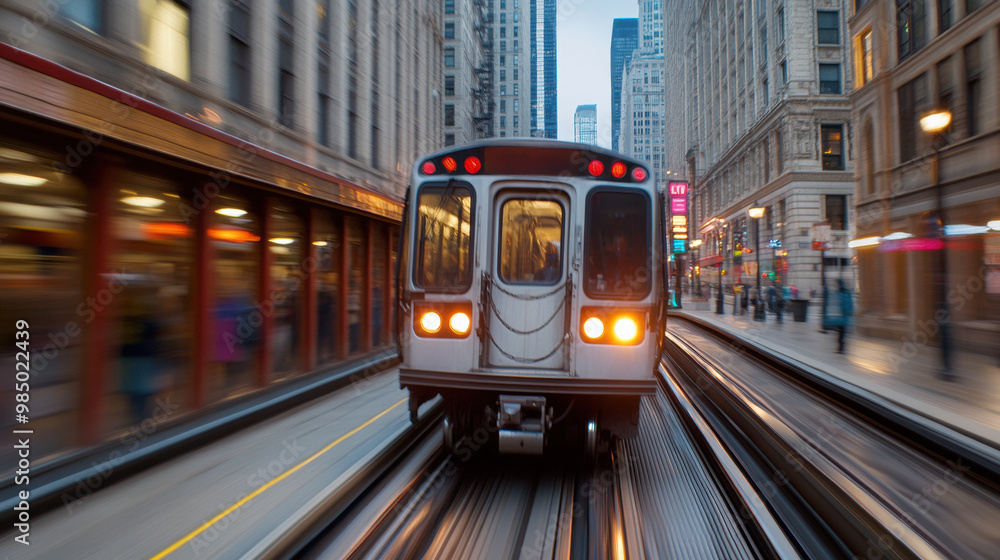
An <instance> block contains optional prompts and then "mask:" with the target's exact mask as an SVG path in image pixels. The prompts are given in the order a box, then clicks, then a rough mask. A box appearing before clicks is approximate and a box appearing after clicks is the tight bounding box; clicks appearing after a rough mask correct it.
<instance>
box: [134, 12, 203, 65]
mask: <svg viewBox="0 0 1000 560" xmlns="http://www.w3.org/2000/svg"><path fill="white" fill-rule="evenodd" d="M138 4H139V20H140V33H141V35H140V37H141V41H140V43H141V46H142V49H143V60H144V61H145V62H146V63H147V64H149V65H150V66H155V67H156V68H159V69H160V70H163V71H164V72H169V73H171V74H173V75H174V76H177V77H178V78H181V79H183V80H190V79H191V55H190V52H191V30H190V19H191V9H190V8H189V7H188V5H187V3H182V2H177V1H175V0H139V2H138Z"/></svg>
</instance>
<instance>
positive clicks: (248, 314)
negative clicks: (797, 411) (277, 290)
mask: <svg viewBox="0 0 1000 560" xmlns="http://www.w3.org/2000/svg"><path fill="white" fill-rule="evenodd" d="M230 189H232V187H230ZM253 210H254V208H253V205H252V204H251V201H250V200H249V199H248V198H246V197H244V196H239V195H236V194H227V195H220V196H218V197H216V199H215V205H214V206H213V207H212V217H211V220H210V226H209V230H208V236H209V241H210V242H211V244H212V253H213V261H212V272H213V279H212V284H213V286H214V290H215V294H214V304H213V309H212V311H213V313H212V317H213V320H212V322H213V333H212V349H211V350H212V352H213V355H212V369H211V373H210V379H209V390H210V395H209V396H210V400H217V399H220V398H224V397H225V396H228V395H232V394H235V393H238V392H242V391H244V390H246V389H247V388H248V387H249V386H250V385H251V383H252V382H253V379H254V372H255V371H256V367H257V363H258V361H257V360H258V350H259V347H260V343H261V339H262V330H261V326H262V325H263V319H264V317H263V312H264V310H262V309H260V308H259V307H257V305H256V304H257V303H260V302H259V301H258V278H259V276H260V256H259V255H260V250H259V243H260V221H259V219H258V217H257V215H256V214H255V213H254V211H253Z"/></svg>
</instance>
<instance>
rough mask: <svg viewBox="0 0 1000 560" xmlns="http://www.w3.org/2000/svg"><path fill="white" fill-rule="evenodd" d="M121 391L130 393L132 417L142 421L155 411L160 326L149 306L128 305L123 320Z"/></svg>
mask: <svg viewBox="0 0 1000 560" xmlns="http://www.w3.org/2000/svg"><path fill="white" fill-rule="evenodd" d="M120 352H121V367H122V380H121V388H122V391H123V392H124V393H125V394H127V395H128V400H129V411H130V413H131V419H132V421H133V422H135V423H139V422H142V421H143V420H145V419H146V418H149V417H150V416H151V415H152V407H151V406H150V405H151V401H152V399H153V397H154V396H155V395H156V394H157V393H158V392H159V391H160V388H161V387H160V386H161V380H162V375H161V373H162V372H161V367H160V363H159V362H160V326H159V324H158V322H157V320H156V316H155V315H154V314H153V312H152V311H151V308H150V306H149V305H148V304H147V305H144V304H143V303H141V302H130V304H128V305H127V308H126V311H125V314H124V316H123V317H122V323H121V347H120Z"/></svg>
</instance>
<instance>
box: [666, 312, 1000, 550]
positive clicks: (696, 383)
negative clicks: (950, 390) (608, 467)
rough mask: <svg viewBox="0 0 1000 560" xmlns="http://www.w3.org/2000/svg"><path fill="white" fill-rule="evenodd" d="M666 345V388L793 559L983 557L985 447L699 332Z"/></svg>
mask: <svg viewBox="0 0 1000 560" xmlns="http://www.w3.org/2000/svg"><path fill="white" fill-rule="evenodd" d="M667 338H668V345H667V352H666V353H667V355H668V360H669V362H670V369H671V372H672V373H673V376H672V377H673V378H674V382H675V383H676V384H677V385H678V387H680V388H681V390H682V391H683V392H685V393H686V394H687V395H689V397H690V401H691V403H692V405H693V406H694V407H696V408H697V409H699V410H700V411H701V413H702V415H703V416H704V417H705V418H706V419H708V422H709V426H710V429H711V431H712V432H713V433H714V434H716V436H717V437H718V438H719V440H720V442H722V444H723V446H724V447H725V448H726V449H727V450H728V453H729V454H730V455H731V456H732V457H733V458H734V459H735V460H736V462H737V463H738V465H739V468H740V470H741V471H742V472H745V473H747V476H748V478H749V479H750V480H751V481H752V483H753V486H754V487H755V488H757V489H758V492H759V493H760V494H762V495H766V496H767V498H768V500H767V506H768V509H770V510H771V511H773V512H774V515H775V517H776V518H777V519H778V520H779V523H780V525H781V527H782V528H783V530H784V532H785V533H786V534H788V535H789V537H790V538H791V540H792V541H793V542H794V543H795V546H796V547H798V548H799V549H800V550H801V551H803V553H804V555H805V556H808V557H810V558H824V557H825V558H843V557H861V558H867V557H879V558H962V559H965V558H991V557H995V553H996V550H998V549H1000V537H998V536H997V535H996V532H995V530H994V529H993V528H995V527H996V526H998V525H1000V487H998V485H997V483H996V481H997V480H1000V476H998V475H1000V469H998V466H997V465H998V464H1000V463H998V461H997V454H996V453H995V450H990V449H988V448H986V447H984V446H982V445H980V444H978V442H975V441H971V440H970V439H969V438H967V437H964V436H963V435H962V434H957V433H948V430H946V429H942V427H940V426H933V425H932V423H930V422H928V421H927V419H925V418H921V417H918V416H917V415H914V414H907V413H905V411H901V410H900V409H898V408H894V407H892V406H891V405H889V404H888V403H886V402H884V401H881V400H879V399H877V398H873V399H865V398H861V397H860V396H859V395H858V394H857V393H854V392H852V391H851V390H849V389H847V388H845V387H844V386H842V385H838V384H834V383H831V382H830V381H829V380H828V379H825V378H824V377H823V376H822V375H819V374H818V372H811V371H806V370H805V369H804V368H803V367H802V366H798V365H795V364H789V363H786V362H784V361H782V360H779V359H777V358H776V357H774V356H772V355H770V354H768V353H767V352H766V351H763V350H762V349H761V348H759V347H756V346H754V345H753V344H752V343H747V342H745V341H740V340H736V339H733V338H732V337H731V336H729V335H728V334H727V333H725V332H723V331H719V330H716V329H711V328H709V327H708V326H707V325H702V324H697V325H696V324H695V323H693V322H689V321H683V320H680V321H677V320H675V321H672V324H671V328H670V331H669V332H668V335H667Z"/></svg>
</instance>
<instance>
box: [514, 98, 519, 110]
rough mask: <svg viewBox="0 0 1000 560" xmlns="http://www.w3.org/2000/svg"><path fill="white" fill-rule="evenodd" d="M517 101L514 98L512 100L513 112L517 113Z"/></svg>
mask: <svg viewBox="0 0 1000 560" xmlns="http://www.w3.org/2000/svg"><path fill="white" fill-rule="evenodd" d="M517 101H518V100H517V99H515V100H514V112H515V113H517V112H518V108H517Z"/></svg>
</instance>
